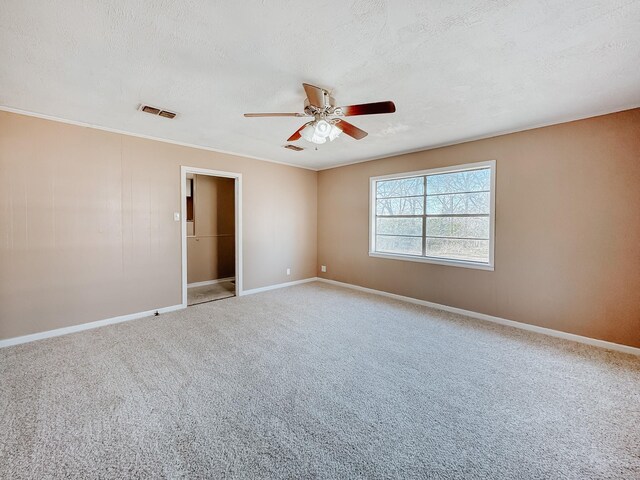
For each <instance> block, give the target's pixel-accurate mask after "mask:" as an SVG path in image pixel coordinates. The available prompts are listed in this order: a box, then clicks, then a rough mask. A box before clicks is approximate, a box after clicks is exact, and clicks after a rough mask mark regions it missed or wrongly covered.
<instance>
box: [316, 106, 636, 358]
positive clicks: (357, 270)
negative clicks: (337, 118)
mask: <svg viewBox="0 0 640 480" xmlns="http://www.w3.org/2000/svg"><path fill="white" fill-rule="evenodd" d="M490 159H495V160H496V161H497V167H496V168H497V171H496V173H497V179H496V183H497V186H496V246H495V271H493V272H490V271H482V270H471V269H466V268H460V267H452V266H441V265H432V264H422V263H414V262H406V261H400V260H390V259H381V258H373V257H369V256H368V224H369V213H368V212H369V205H368V198H369V197H368V192H369V177H371V176H376V175H384V174H390V173H396V172H406V171H414V170H421V169H427V168H432V167H442V166H447V165H457V164H463V163H469V162H478V161H482V160H490ZM318 262H319V265H322V264H324V265H327V268H328V272H327V273H326V274H323V273H320V271H319V269H318V275H320V276H323V277H326V278H330V279H335V280H338V281H342V282H348V283H353V284H356V285H362V286H365V287H369V288H374V289H378V290H384V291H387V292H392V293H396V294H400V295H407V296H410V297H415V298H419V299H423V300H428V301H431V302H436V303H440V304H445V305H450V306H454V307H459V308H463V309H468V310H473V311H476V312H481V313H485V314H489V315H494V316H498V317H503V318H507V319H511V320H516V321H519V322H525V323H529V324H533V325H539V326H542V327H548V328H552V329H557V330H561V331H565V332H570V333H575V334H578V335H584V336H587V337H593V338H598V339H603V340H608V341H612V342H617V343H622V344H627V345H632V346H636V347H640V109H635V110H630V111H626V112H621V113H617V114H612V115H606V116H601V117H596V118H592V119H587V120H582V121H578V122H572V123H566V124H561V125H556V126H552V127H546V128H540V129H536V130H530V131H526V132H521V133H515V134H511V135H505V136H501V137H495V138H491V139H487V140H480V141H475V142H469V143H465V144H460V145H455V146H451V147H446V148H440V149H435V150H430V151H424V152H419V153H413V154H408V155H401V156H397V157H392V158H387V159H382V160H376V161H371V162H366V163H360V164H356V165H351V166H346V167H341V168H335V169H331V170H325V171H322V172H320V173H319V177H318Z"/></svg>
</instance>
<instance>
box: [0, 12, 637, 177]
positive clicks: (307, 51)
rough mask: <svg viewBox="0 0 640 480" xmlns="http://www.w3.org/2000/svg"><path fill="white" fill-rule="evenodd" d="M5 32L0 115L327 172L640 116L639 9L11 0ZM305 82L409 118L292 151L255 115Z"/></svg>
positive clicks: (286, 99) (278, 124)
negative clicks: (571, 124) (620, 114)
mask: <svg viewBox="0 0 640 480" xmlns="http://www.w3.org/2000/svg"><path fill="white" fill-rule="evenodd" d="M0 29H1V30H0V65H1V67H0V105H3V106H5V107H10V108H14V109H20V110H24V111H29V112H35V113H40V114H45V115H51V116H55V117H59V118H62V119H67V120H73V121H78V122H85V123H89V124H93V125H97V126H102V127H107V128H111V129H117V130H122V131H126V132H131V133H136V134H141V135H147V136H153V137H159V138H163V139H167V140H173V141H178V142H183V143H189V144H194V145H200V146H205V147H210V148H213V149H219V150H222V151H230V152H235V153H238V154H242V155H248V156H253V157H258V158H263V159H268V160H275V161H280V162H286V163H292V164H297V165H300V166H305V167H312V168H326V167H329V166H332V165H338V164H344V163H350V162H355V161H360V160H366V159H370V158H377V157H382V156H387V155H391V154H394V153H400V152H406V151H411V150H417V149H421V148H428V147H432V146H436V145H443V144H449V143H455V142H459V141H464V140H468V139H472V138H478V137H483V136H490V135H492V134H497V133H504V132H508V131H516V130H522V129H526V128H530V127H535V126H540V125H546V124H552V123H558V122H562V121H566V120H572V119H577V118H583V117H588V116H592V115H597V114H601V113H607V112H612V111H617V110H623V109H626V108H631V107H635V106H638V105H640V2H639V1H629V0H626V1H617V0H609V1H595V0H565V1H555V0H548V1H541V0H540V1H534V0H529V1H526V0H523V1H484V0H467V1H446V2H427V1H424V0H416V1H409V0H400V1H391V0H389V1H383V0H362V1H338V0H336V1H314V2H305V1H300V0H295V1H288V0H286V1H285V0H280V1H273V2H265V1H258V0H253V1H242V2H222V1H217V2H214V1H206V0H176V1H169V0H165V1H161V2H160V1H157V0H136V1H130V0H101V1H98V0H93V1H89V0H57V1H55V2H44V1H41V0H40V1H38V0H3V2H2V7H1V8H0ZM303 81H305V82H309V83H313V84H317V85H320V86H322V87H325V88H328V89H331V90H333V94H334V96H335V97H336V99H337V100H338V103H340V104H352V103H361V102H372V101H379V100H393V101H395V103H396V106H397V112H396V113H395V114H391V115H380V116H369V117H352V122H353V123H354V124H356V125H357V126H359V127H361V128H363V129H365V130H367V131H368V132H369V133H370V134H369V136H368V137H367V138H365V139H364V140H360V141H356V140H353V139H352V138H350V137H346V136H343V137H341V138H339V139H338V140H336V141H334V142H333V143H331V144H325V145H320V146H319V147H318V149H317V150H315V149H314V147H313V146H312V145H311V144H308V143H306V142H305V141H304V140H300V141H298V142H297V143H298V144H300V145H303V146H304V147H307V148H308V149H307V150H305V151H303V152H293V151H289V150H285V149H283V148H282V145H284V144H285V139H286V138H287V137H289V135H290V134H291V133H293V132H294V131H295V130H296V129H297V127H298V126H299V125H301V124H302V121H303V120H304V119H299V118H270V119H255V118H244V117H243V116H242V114H243V112H260V111H284V112H286V111H301V109H302V104H303V100H304V93H303V90H302V86H301V83H302V82H303ZM139 103H149V104H151V105H155V106H159V107H163V108H167V109H169V110H173V111H176V112H178V113H179V116H178V117H177V118H176V119H175V120H166V119H164V118H160V117H153V116H150V115H148V114H144V113H141V112H138V111H136V107H137V105H138V104H139Z"/></svg>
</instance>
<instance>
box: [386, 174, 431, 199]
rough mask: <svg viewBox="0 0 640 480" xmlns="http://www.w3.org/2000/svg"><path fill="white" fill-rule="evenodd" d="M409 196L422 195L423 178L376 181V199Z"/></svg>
mask: <svg viewBox="0 0 640 480" xmlns="http://www.w3.org/2000/svg"><path fill="white" fill-rule="evenodd" d="M411 195H424V177H412V178H401V179H399V180H378V181H377V182H376V196H377V197H378V198H387V197H409V196H411Z"/></svg>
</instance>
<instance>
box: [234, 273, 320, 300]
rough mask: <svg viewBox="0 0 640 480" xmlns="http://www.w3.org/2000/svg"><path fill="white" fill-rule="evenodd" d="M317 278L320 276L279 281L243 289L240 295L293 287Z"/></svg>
mask: <svg viewBox="0 0 640 480" xmlns="http://www.w3.org/2000/svg"><path fill="white" fill-rule="evenodd" d="M316 280H318V277H310V278H304V279H302V280H295V281H293V282H286V283H277V284H275V285H268V286H266V287H260V288H253V289H251V290H243V291H242V293H241V294H240V295H243V296H244V295H253V294H254V293H260V292H267V291H269V290H276V289H277V288H285V287H293V286H294V285H300V284H301V283H309V282H315V281H316Z"/></svg>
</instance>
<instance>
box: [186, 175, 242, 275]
mask: <svg viewBox="0 0 640 480" xmlns="http://www.w3.org/2000/svg"><path fill="white" fill-rule="evenodd" d="M193 183H194V192H193V203H194V210H193V214H194V217H195V218H194V220H195V222H194V225H193V226H194V236H190V237H188V238H187V282H188V283H195V282H204V281H207V280H217V279H219V278H227V277H233V276H234V275H235V273H234V271H235V234H234V232H235V222H234V216H235V205H234V188H235V180H234V179H232V178H223V177H211V176H208V175H194V179H193Z"/></svg>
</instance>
